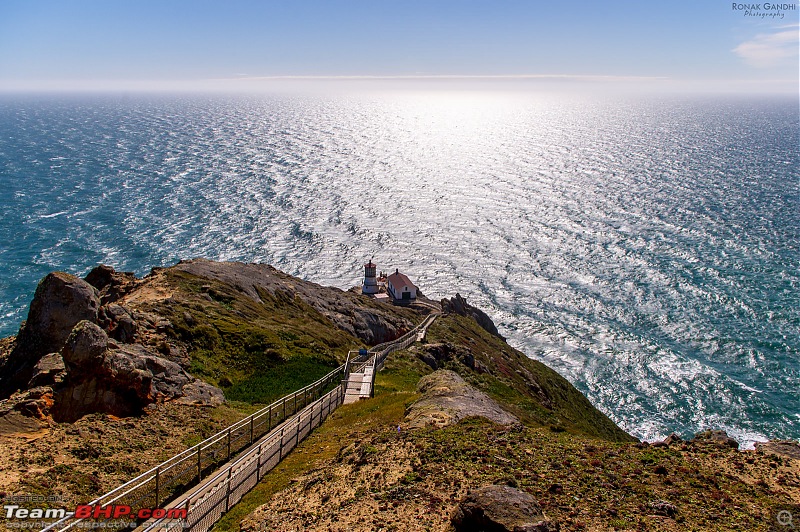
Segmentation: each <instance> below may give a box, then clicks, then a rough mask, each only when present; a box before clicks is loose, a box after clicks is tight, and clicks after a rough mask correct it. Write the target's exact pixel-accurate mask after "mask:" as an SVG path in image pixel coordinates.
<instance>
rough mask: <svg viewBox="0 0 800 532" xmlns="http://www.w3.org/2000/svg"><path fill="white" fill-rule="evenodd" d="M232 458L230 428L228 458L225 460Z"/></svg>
mask: <svg viewBox="0 0 800 532" xmlns="http://www.w3.org/2000/svg"><path fill="white" fill-rule="evenodd" d="M230 458H231V428H230V427H228V456H227V457H226V458H225V460H230Z"/></svg>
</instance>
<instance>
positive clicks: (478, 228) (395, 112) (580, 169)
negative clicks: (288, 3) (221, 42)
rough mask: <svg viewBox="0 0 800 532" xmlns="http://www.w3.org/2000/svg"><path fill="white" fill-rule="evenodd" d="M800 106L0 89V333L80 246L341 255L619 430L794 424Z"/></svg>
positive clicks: (798, 385)
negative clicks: (408, 284)
mask: <svg viewBox="0 0 800 532" xmlns="http://www.w3.org/2000/svg"><path fill="white" fill-rule="evenodd" d="M799 122H800V112H799V111H798V104H797V98H796V96H795V97H779V96H758V97H754V96H751V97H745V96H727V97H711V96H678V95H649V96H633V95H627V96H625V97H612V96H607V95H606V96H603V95H596V96H591V97H589V96H580V95H577V94H548V93H533V92H531V93H523V92H514V93H512V92H499V91H498V92H492V91H485V92H480V91H460V92H446V91H430V92H424V91H400V92H382V93H361V94H349V95H348V94H335V95H327V96H326V95H321V94H316V95H312V94H305V95H299V94H295V95H277V94H276V95H259V96H255V95H252V96H244V95H237V96H223V95H197V94H196V95H136V94H132V95H80V96H78V95H58V96H57V95H38V96H31V95H27V96H14V95H4V96H1V97H0V203H2V219H0V267H2V272H3V273H2V276H0V334H2V335H3V336H6V335H10V334H14V333H16V331H17V329H18V327H19V325H20V322H21V321H22V320H23V319H24V318H25V316H26V313H27V308H28V305H29V303H30V300H31V297H32V296H33V292H34V290H35V288H36V283H37V282H38V281H39V279H41V278H42V277H43V276H44V275H45V274H47V273H48V272H50V271H52V270H64V271H68V272H72V273H76V274H85V273H87V272H88V271H89V270H90V269H91V268H92V267H94V266H95V265H97V264H98V263H105V264H110V265H112V266H114V267H115V268H117V269H118V270H122V271H134V272H136V273H137V274H138V275H143V274H146V273H148V272H149V271H150V269H151V268H152V267H155V266H167V265H171V264H173V263H175V262H177V261H178V260H180V259H188V258H192V257H207V258H210V259H216V260H239V261H246V262H265V263H269V264H272V265H274V266H276V267H277V268H279V269H281V270H284V271H286V272H288V273H291V274H293V275H297V276H299V277H301V278H304V279H307V280H311V281H314V282H317V283H321V284H325V285H333V286H337V287H340V288H343V289H346V288H349V287H351V286H354V285H357V284H359V283H360V278H361V274H362V273H363V269H362V265H363V263H364V262H366V261H367V260H368V259H370V258H372V259H373V260H374V262H376V263H377V265H378V268H379V269H383V270H393V269H394V268H399V269H400V270H401V271H402V272H404V273H406V274H407V275H409V277H411V279H412V280H414V281H415V282H416V283H417V284H418V286H419V287H420V290H421V291H422V292H423V293H424V294H425V295H427V296H429V297H432V298H441V297H449V296H452V295H453V294H455V293H456V292H458V293H460V294H461V295H463V296H464V297H466V298H467V300H468V301H470V302H471V303H472V304H474V305H476V306H478V307H480V308H482V309H484V310H485V311H486V312H487V313H488V314H489V315H490V316H491V317H492V319H493V320H494V321H495V323H496V324H497V326H498V328H499V329H500V331H501V333H502V334H503V335H505V336H506V337H507V338H508V341H509V343H510V344H512V345H513V346H514V347H517V348H518V349H520V350H521V351H523V352H524V353H525V354H527V355H528V356H530V357H532V358H535V359H537V360H541V361H542V362H545V363H546V364H548V365H549V366H551V367H552V368H554V369H555V370H557V371H558V372H560V373H561V374H562V375H564V376H565V377H567V378H568V379H569V380H570V381H571V382H572V383H574V384H575V386H577V387H578V389H580V390H581V391H582V392H583V393H584V394H586V395H587V396H588V397H589V399H590V400H591V401H592V402H593V403H594V404H595V405H596V406H597V407H599V408H600V409H601V410H602V411H604V412H605V413H606V414H608V415H609V416H610V417H611V418H612V419H613V420H614V421H615V422H616V423H617V424H619V425H620V426H621V427H622V428H624V429H625V430H627V431H628V432H630V433H631V434H633V435H635V436H637V437H640V438H643V439H647V440H655V439H661V438H663V437H665V436H667V435H668V434H670V433H671V432H677V433H678V434H680V435H682V436H683V437H689V436H691V435H692V434H693V433H695V432H697V431H699V430H702V429H704V428H709V427H713V428H721V429H724V430H726V431H727V432H728V433H729V434H730V435H731V436H733V437H734V438H736V439H737V440H739V441H740V442H741V443H743V444H744V445H752V443H753V442H755V441H759V440H765V439H768V438H769V439H774V438H793V439H798V438H800V361H799V360H798V359H799V358H800V357H799V356H798V355H799V354H800V190H799V189H800V123H799Z"/></svg>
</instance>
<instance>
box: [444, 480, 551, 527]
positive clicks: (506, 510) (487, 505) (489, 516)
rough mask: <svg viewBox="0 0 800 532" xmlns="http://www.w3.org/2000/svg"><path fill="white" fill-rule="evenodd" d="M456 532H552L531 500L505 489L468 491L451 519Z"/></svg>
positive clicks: (497, 487) (516, 491)
mask: <svg viewBox="0 0 800 532" xmlns="http://www.w3.org/2000/svg"><path fill="white" fill-rule="evenodd" d="M452 522H453V526H454V527H455V529H456V531H457V532H555V531H557V530H559V526H558V523H556V522H553V521H550V520H549V519H547V518H546V517H545V516H544V513H542V507H541V506H539V503H538V502H537V501H536V499H534V498H533V496H531V495H529V494H528V493H525V492H523V491H520V490H518V489H515V488H511V487H509V486H486V487H483V488H480V489H477V490H474V491H471V492H470V493H469V494H468V495H467V496H466V497H465V498H464V500H463V501H461V503H460V504H459V506H458V508H457V509H456V511H455V513H454V514H453V518H452Z"/></svg>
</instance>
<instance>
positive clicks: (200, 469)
mask: <svg viewBox="0 0 800 532" xmlns="http://www.w3.org/2000/svg"><path fill="white" fill-rule="evenodd" d="M200 445H202V444H200ZM200 445H198V446H197V482H200V481H201V480H203V465H202V462H200Z"/></svg>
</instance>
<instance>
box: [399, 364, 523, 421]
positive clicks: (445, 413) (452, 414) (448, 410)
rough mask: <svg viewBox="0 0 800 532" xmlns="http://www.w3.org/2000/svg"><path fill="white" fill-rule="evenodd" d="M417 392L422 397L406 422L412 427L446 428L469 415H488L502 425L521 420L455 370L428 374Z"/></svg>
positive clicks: (408, 414) (412, 406) (407, 415)
mask: <svg viewBox="0 0 800 532" xmlns="http://www.w3.org/2000/svg"><path fill="white" fill-rule="evenodd" d="M417 392H419V393H420V394H422V397H421V398H420V399H418V400H417V401H416V402H415V403H413V404H412V405H411V406H410V407H408V410H407V412H406V423H407V425H408V427H409V428H411V429H415V428H421V427H425V426H428V425H433V426H436V427H446V426H448V425H452V424H453V423H457V422H458V421H460V420H462V419H464V418H465V417H469V416H481V417H485V418H487V419H490V420H491V421H494V422H495V423H499V424H501V425H511V424H513V423H518V422H519V420H517V418H516V417H514V416H513V415H511V414H509V413H508V412H506V411H505V410H503V409H502V408H501V407H500V405H499V404H498V403H497V402H496V401H495V400H493V399H492V398H491V397H489V396H488V395H486V394H485V393H483V392H481V391H480V390H476V389H475V388H473V387H472V386H470V385H469V384H467V383H466V382H465V381H464V379H462V378H461V377H460V376H459V375H458V373H456V372H454V371H449V370H438V371H435V372H433V373H431V374H430V375H426V376H425V377H423V378H422V379H420V381H419V384H417Z"/></svg>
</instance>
